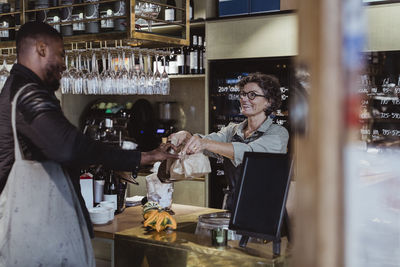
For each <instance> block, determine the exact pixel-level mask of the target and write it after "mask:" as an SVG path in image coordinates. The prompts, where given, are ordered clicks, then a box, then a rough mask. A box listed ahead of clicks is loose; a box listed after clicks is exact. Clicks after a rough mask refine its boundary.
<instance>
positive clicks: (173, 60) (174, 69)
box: [168, 49, 178, 74]
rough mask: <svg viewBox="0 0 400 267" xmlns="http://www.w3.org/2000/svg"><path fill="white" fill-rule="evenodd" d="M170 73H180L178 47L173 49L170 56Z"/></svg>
mask: <svg viewBox="0 0 400 267" xmlns="http://www.w3.org/2000/svg"><path fill="white" fill-rule="evenodd" d="M168 74H178V61H177V51H176V49H173V50H172V53H171V55H170V56H169V66H168Z"/></svg>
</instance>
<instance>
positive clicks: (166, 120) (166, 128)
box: [157, 101, 178, 140]
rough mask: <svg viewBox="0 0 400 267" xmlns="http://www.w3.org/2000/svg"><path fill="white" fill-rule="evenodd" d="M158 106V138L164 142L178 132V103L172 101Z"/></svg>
mask: <svg viewBox="0 0 400 267" xmlns="http://www.w3.org/2000/svg"><path fill="white" fill-rule="evenodd" d="M157 106H158V116H159V119H158V124H157V125H158V126H157V136H158V137H159V138H160V140H162V138H163V137H168V136H169V135H170V134H172V133H174V132H176V131H177V129H176V127H175V124H176V123H177V119H176V118H177V117H178V107H177V106H178V103H177V102H172V101H164V102H157Z"/></svg>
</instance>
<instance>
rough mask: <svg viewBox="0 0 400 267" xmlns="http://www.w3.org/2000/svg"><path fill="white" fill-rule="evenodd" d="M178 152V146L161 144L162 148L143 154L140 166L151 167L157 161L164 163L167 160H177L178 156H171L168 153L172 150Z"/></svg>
mask: <svg viewBox="0 0 400 267" xmlns="http://www.w3.org/2000/svg"><path fill="white" fill-rule="evenodd" d="M171 148H172V149H173V150H176V146H174V145H172V144H171V143H167V144H160V146H159V147H158V148H156V149H154V150H152V151H149V152H142V157H141V159H140V165H151V164H153V163H155V162H157V161H163V160H165V159H171V158H172V159H177V158H178V155H177V154H171V153H169V152H168V151H169V150H170V149H171Z"/></svg>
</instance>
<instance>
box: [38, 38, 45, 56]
mask: <svg viewBox="0 0 400 267" xmlns="http://www.w3.org/2000/svg"><path fill="white" fill-rule="evenodd" d="M46 48H47V45H46V44H45V43H44V42H42V41H36V52H37V53H38V54H39V56H41V57H45V56H46Z"/></svg>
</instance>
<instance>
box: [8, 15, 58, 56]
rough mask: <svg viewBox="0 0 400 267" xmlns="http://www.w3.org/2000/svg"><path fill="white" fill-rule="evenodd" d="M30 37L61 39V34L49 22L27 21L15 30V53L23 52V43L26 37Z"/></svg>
mask: <svg viewBox="0 0 400 267" xmlns="http://www.w3.org/2000/svg"><path fill="white" fill-rule="evenodd" d="M28 38H31V39H34V40H38V39H47V38H48V39H53V40H54V39H60V40H62V39H63V38H62V35H61V34H60V33H59V32H58V31H57V30H56V29H54V28H53V27H51V26H50V25H49V24H47V23H44V22H38V21H31V22H27V23H25V24H24V25H22V26H21V28H20V29H19V30H18V32H17V38H16V45H17V55H18V54H22V53H23V52H24V48H25V45H26V44H27V39H28Z"/></svg>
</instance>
